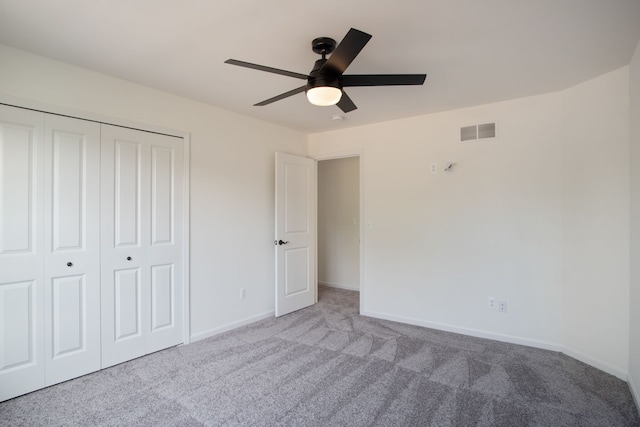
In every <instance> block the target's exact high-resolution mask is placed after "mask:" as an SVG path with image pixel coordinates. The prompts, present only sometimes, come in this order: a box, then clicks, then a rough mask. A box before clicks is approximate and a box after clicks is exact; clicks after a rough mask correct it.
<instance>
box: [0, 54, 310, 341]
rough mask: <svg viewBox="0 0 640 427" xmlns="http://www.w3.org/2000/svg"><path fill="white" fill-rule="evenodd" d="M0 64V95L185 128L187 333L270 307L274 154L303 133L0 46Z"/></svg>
mask: <svg viewBox="0 0 640 427" xmlns="http://www.w3.org/2000/svg"><path fill="white" fill-rule="evenodd" d="M0 63H1V64H2V67H0V94H4V95H9V96H13V97H19V98H24V99H28V100H34V101H38V102H43V103H47V104H52V105H55V106H62V107H66V108H71V109H74V110H80V111H84V112H90V113H96V114H102V115H106V116H110V117H114V118H119V119H124V120H128V121H135V122H139V123H142V124H150V125H156V126H162V127H165V128H172V129H177V130H182V131H186V132H189V133H190V134H191V200H190V203H191V218H190V226H191V234H190V237H191V265H190V267H191V295H190V302H191V319H190V325H191V334H192V336H194V337H195V338H202V337H205V336H208V335H210V334H212V333H215V332H217V331H220V330H223V329H225V328H228V327H232V326H234V325H237V324H239V323H242V322H244V321H248V320H251V319H255V318H256V317H260V316H264V315H269V314H271V313H272V312H273V310H274V276H275V271H274V252H273V233H274V231H273V230H274V223H275V219H274V211H275V207H274V167H275V166H274V162H275V160H274V157H275V156H274V153H275V152H276V151H282V152H288V153H292V154H298V155H305V154H306V150H307V148H306V144H307V137H306V135H304V134H301V133H298V132H294V131H291V130H288V129H284V128H281V127H277V126H274V125H271V124H267V123H264V122H261V121H258V120H254V119H251V118H247V117H244V116H241V115H238V114H234V113H231V112H228V111H225V110H222V109H218V108H215V107H211V106H208V105H205V104H201V103H198V102H195V101H192V100H188V99H185V98H180V97H178V96H174V95H171V94H168V93H164V92H160V91H157V90H154V89H150V88H147V87H143V86H140V85H136V84H132V83H129V82H126V81H123V80H119V79H116V78H112V77H109V76H105V75H102V74H98V73H95V72H92V71H88V70H84V69H81V68H78V67H74V66H71V65H68V64H64V63H61V62H57V61H53V60H50V59H47V58H44V57H40V56H36V55H31V54H28V53H26V52H23V51H19V50H15V49H12V48H9V47H6V46H2V45H0ZM240 288H245V289H246V299H245V300H240V299H239V295H240V290H239V289H240Z"/></svg>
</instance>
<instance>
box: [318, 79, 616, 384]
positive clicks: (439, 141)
mask: <svg viewBox="0 0 640 427" xmlns="http://www.w3.org/2000/svg"><path fill="white" fill-rule="evenodd" d="M627 76H628V69H627V68H623V69H621V70H618V71H615V72H613V73H609V74H607V75H605V76H602V77H599V78H597V79H594V80H593V81H590V82H585V83H584V84H582V85H578V86H577V87H575V88H571V89H569V90H567V91H561V92H557V93H551V94H546V95H540V96H535V97H529V98H523V99H517V100H512V101H506V102H500V103H496V104H490V105H483V106H479V107H474V108H467V109H462V110H456V111H449V112H444V113H438V114H432V115H425V116H420V117H414V118H410V119H404V120H398V121H392V122H386V123H378V124H374V125H369V126H363V127H359V128H351V129H345V130H340V131H334V132H327V133H321V134H314V135H310V137H309V154H310V155H311V156H323V155H330V154H331V153H334V152H336V153H338V152H340V151H343V150H349V149H361V150H363V152H364V191H365V193H364V213H365V218H364V222H365V227H364V229H365V232H364V236H363V238H364V289H363V291H364V293H365V295H366V300H365V304H364V313H365V314H369V315H373V316H378V317H385V318H391V319H397V320H403V321H407V322H410V323H416V324H421V325H426V326H434V327H438V328H442V329H448V330H453V331H460V332H464V333H470V334H474V335H478V336H489V337H493V338H498V339H505V340H508V341H512V342H521V343H526V344H532V345H537V346H541V347H545V348H551V349H562V350H564V349H565V345H566V344H565V341H567V343H568V345H569V347H570V348H571V349H572V350H573V353H572V354H573V355H575V356H577V357H581V358H582V359H585V360H588V361H589V362H590V363H593V364H595V365H597V366H598V367H600V368H603V369H606V370H607V371H608V372H611V373H613V374H616V375H618V376H623V377H624V376H625V375H626V372H627V360H626V356H625V355H626V354H627V343H628V337H627V331H628V325H629V324H628V314H627V313H628V312H627V311H626V309H625V306H626V304H627V303H625V299H626V298H627V297H628V274H627V273H626V272H628V269H629V262H628V237H625V236H628V192H627V191H628V166H626V165H627V163H625V162H624V158H625V156H626V155H627V153H628V146H627V144H628V140H627V139H626V134H625V131H624V130H622V131H620V130H619V129H617V126H621V127H625V126H628V125H626V121H625V120H626V117H627V115H626V110H625V108H626V107H625V105H626V104H625V99H626V98H625V97H626V93H627V86H626V85H627V82H628V80H627ZM588 95H592V97H591V98H589V99H590V101H589V102H588V103H584V102H582V101H584V98H585V97H587V98H588ZM596 101H597V102H599V103H602V106H601V107H593V106H592V105H590V104H593V103H596ZM570 109H575V111H574V110H570ZM567 110H570V111H567ZM619 116H621V118H620V117H619ZM595 119H597V120H595ZM494 120H496V121H497V122H498V138H497V139H496V140H485V141H478V142H474V143H465V144H461V143H459V142H458V136H459V127H460V126H463V125H469V124H474V123H485V122H489V121H494ZM579 120H583V121H581V122H580V125H581V128H580V129H575V128H574V125H575V124H576V122H578V121H579ZM623 125H624V126H623ZM592 132H593V133H594V136H589V135H590V134H591V133H592ZM603 132H605V133H606V135H607V136H606V138H604V139H602V138H600V136H601V135H602V133H603ZM585 135H587V136H586V137H585ZM583 138H585V139H584V144H583V145H581V141H583ZM599 158H602V159H603V162H601V163H598V162H597V159H599ZM448 162H455V163H456V165H455V166H454V168H453V171H452V172H451V173H444V172H443V171H442V170H443V167H444V165H445V164H446V163H448ZM431 163H436V164H437V165H438V172H437V173H436V174H435V175H434V174H431V173H430V171H429V168H430V164H431ZM594 166H599V167H594ZM605 203H606V204H608V205H609V206H601V205H602V204H605ZM582 206H584V208H585V209H587V211H585V212H583V211H582V210H581V209H580V208H581V207H582ZM565 211H566V212H565ZM601 215H603V216H602V217H601ZM574 221H575V224H573V222H574ZM591 227H593V232H592V231H591ZM605 229H606V230H608V231H609V233H607V232H605ZM581 233H585V234H584V237H585V240H586V241H587V242H591V243H590V244H589V245H585V246H581V240H580V236H581ZM594 241H595V242H594ZM569 251H571V253H570V254H569V255H570V257H569V259H568V262H567V263H565V262H564V258H565V255H567V254H568V252H569ZM578 265H579V267H580V269H581V270H580V272H579V274H577V273H576V272H575V269H574V268H575V267H577V266H578ZM572 274H576V275H575V276H573V275H572ZM605 277H606V278H607V280H606V281H604V280H602V279H603V278H605ZM567 280H568V282H566V283H565V281H567ZM580 280H584V281H585V282H584V287H583V289H584V290H585V293H584V294H581V293H579V292H578V287H579V285H580ZM565 287H566V289H565ZM490 296H492V297H496V298H497V299H498V300H506V301H507V302H508V312H507V313H506V314H502V313H498V312H497V311H492V310H489V309H488V307H487V305H488V304H487V299H488V297H490ZM601 299H604V300H605V301H606V303H607V305H606V306H604V307H603V306H602V305H600V306H599V310H598V311H597V312H595V311H590V308H591V307H592V305H593V304H594V303H595V302H596V301H599V300H601ZM609 304H615V305H609ZM587 314H590V316H591V317H588V316H587ZM578 320H584V321H585V322H586V323H585V325H588V326H590V327H591V326H593V327H594V329H593V330H586V329H584V328H583V325H579V324H577V323H574V322H577V321H578ZM598 322H602V324H603V325H604V326H606V329H605V328H603V327H602V326H601V325H600V324H598ZM565 323H567V327H566V328H565V327H563V326H564V325H565Z"/></svg>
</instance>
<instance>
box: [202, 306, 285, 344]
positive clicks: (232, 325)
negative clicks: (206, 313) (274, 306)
mask: <svg viewBox="0 0 640 427" xmlns="http://www.w3.org/2000/svg"><path fill="white" fill-rule="evenodd" d="M275 314H276V312H275V311H268V312H266V313H261V314H258V315H255V316H251V317H247V318H244V319H241V320H238V321H235V322H231V323H227V324H226V325H222V326H219V327H217V328H214V329H209V330H208V331H204V332H198V333H197V334H193V335H191V342H192V343H193V342H196V341H200V340H203V339H206V338H209V337H212V336H214V335H218V334H221V333H223V332H227V331H230V330H232V329H236V328H239V327H241V326H245V325H249V324H251V323H255V322H258V321H260V320H264V319H268V318H270V317H273V316H275Z"/></svg>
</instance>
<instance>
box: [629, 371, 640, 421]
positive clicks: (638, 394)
mask: <svg viewBox="0 0 640 427" xmlns="http://www.w3.org/2000/svg"><path fill="white" fill-rule="evenodd" d="M627 384H629V390H631V395H632V396H633V400H634V401H635V402H636V408H638V412H640V388H638V387H637V386H636V385H635V384H634V383H633V378H631V375H627Z"/></svg>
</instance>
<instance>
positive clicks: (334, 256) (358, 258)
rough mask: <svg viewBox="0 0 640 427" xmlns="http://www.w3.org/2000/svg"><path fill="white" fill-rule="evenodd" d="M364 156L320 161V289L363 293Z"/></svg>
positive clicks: (361, 296) (361, 297)
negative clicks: (362, 165) (362, 167)
mask: <svg viewBox="0 0 640 427" xmlns="http://www.w3.org/2000/svg"><path fill="white" fill-rule="evenodd" d="M361 181H362V180H361V156H359V155H350V156H344V157H337V158H336V157H334V158H329V159H319V161H318V217H317V218H318V219H317V224H318V230H317V232H318V240H317V248H318V254H317V256H318V285H324V286H329V287H333V288H339V289H346V290H351V291H358V292H360V310H361V311H362V307H363V306H362V303H363V292H362V291H363V280H362V217H363V215H362V203H361V202H362V185H361Z"/></svg>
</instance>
